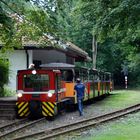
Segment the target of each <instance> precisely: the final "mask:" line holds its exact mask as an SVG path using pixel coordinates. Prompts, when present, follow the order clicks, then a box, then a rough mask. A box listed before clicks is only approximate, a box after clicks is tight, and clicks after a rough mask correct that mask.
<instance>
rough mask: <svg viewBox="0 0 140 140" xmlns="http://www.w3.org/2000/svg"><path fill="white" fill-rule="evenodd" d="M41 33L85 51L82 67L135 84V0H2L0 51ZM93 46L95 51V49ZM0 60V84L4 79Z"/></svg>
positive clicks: (139, 40) (138, 71) (138, 74)
mask: <svg viewBox="0 0 140 140" xmlns="http://www.w3.org/2000/svg"><path fill="white" fill-rule="evenodd" d="M44 34H49V35H51V36H54V37H55V38H56V39H61V40H65V41H71V42H73V43H74V44H76V45H77V46H78V47H80V48H82V49H83V50H85V51H86V52H88V54H89V56H90V57H91V58H95V59H96V61H95V62H94V63H92V62H91V63H87V64H86V65H87V66H90V67H94V68H96V69H98V70H103V71H108V72H111V73H112V74H113V78H114V83H115V85H117V86H124V75H127V74H128V84H129V85H130V86H135V87H136V86H139V84H140V1H139V0H1V1H0V41H1V43H2V44H3V45H2V46H1V53H3V54H5V52H6V51H7V50H9V49H13V48H15V47H17V48H20V47H22V38H23V37H25V36H26V37H27V38H28V39H29V40H35V41H37V40H39V38H40V37H41V36H43V35H44ZM95 50H96V51H95ZM7 66H8V64H5V62H4V63H3V61H2V60H1V61H0V77H1V78H0V81H1V82H0V87H3V85H4V83H6V82H8V79H6V78H5V76H6V75H7V74H5V73H7V72H8V70H7Z"/></svg>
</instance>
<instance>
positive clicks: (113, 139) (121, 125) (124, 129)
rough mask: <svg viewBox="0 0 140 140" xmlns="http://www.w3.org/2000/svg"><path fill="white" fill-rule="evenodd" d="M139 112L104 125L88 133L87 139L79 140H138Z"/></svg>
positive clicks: (139, 135)
mask: <svg viewBox="0 0 140 140" xmlns="http://www.w3.org/2000/svg"><path fill="white" fill-rule="evenodd" d="M139 118H140V112H138V113H135V114H131V115H128V116H127V117H126V118H121V119H119V120H117V121H114V122H110V123H107V124H104V125H102V126H99V127H96V128H94V129H92V130H91V131H90V135H91V136H89V137H87V136H86V137H84V138H78V139H80V140H84V139H85V138H86V140H139V139H140V133H139V132H140V125H139V124H140V120H139Z"/></svg>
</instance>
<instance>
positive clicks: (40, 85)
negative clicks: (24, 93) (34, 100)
mask: <svg viewBox="0 0 140 140" xmlns="http://www.w3.org/2000/svg"><path fill="white" fill-rule="evenodd" d="M48 87H49V76H48V75H47V74H35V75H34V74H26V75H24V78H23V88H24V89H25V90H31V91H47V90H48Z"/></svg>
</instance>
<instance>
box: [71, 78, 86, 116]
mask: <svg viewBox="0 0 140 140" xmlns="http://www.w3.org/2000/svg"><path fill="white" fill-rule="evenodd" d="M74 90H75V91H76V95H77V103H78V110H79V114H80V116H83V99H84V96H85V90H86V88H85V85H84V84H83V83H82V82H81V79H80V78H77V79H76V85H75V86H74Z"/></svg>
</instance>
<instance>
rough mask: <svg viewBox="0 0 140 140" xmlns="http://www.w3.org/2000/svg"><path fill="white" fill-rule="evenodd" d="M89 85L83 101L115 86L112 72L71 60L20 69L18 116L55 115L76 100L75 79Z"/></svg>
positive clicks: (18, 75) (103, 93)
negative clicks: (79, 79)
mask: <svg viewBox="0 0 140 140" xmlns="http://www.w3.org/2000/svg"><path fill="white" fill-rule="evenodd" d="M77 77H80V78H81V80H82V82H83V83H84V84H85V85H86V88H87V93H86V94H87V95H88V96H85V99H84V101H87V100H91V99H94V98H95V97H99V96H102V95H105V94H108V93H110V92H111V90H112V79H111V74H110V73H107V72H99V71H97V70H94V69H87V68H84V67H75V66H74V65H71V64H64V63H50V64H44V65H41V68H40V69H27V70H19V71H18V73H17V96H18V100H17V103H16V108H17V117H18V118H20V117H27V116H45V117H54V116H55V115H56V114H58V113H59V111H61V109H64V107H65V106H66V105H67V104H69V105H73V104H76V103H77V99H76V95H75V92H74V85H75V79H76V78H77Z"/></svg>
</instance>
